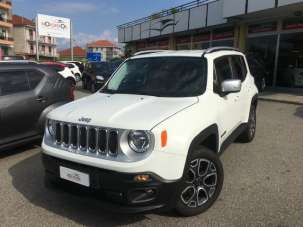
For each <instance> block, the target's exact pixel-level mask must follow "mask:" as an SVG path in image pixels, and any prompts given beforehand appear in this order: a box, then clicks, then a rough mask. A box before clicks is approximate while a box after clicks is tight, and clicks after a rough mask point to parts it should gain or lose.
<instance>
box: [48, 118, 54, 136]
mask: <svg viewBox="0 0 303 227" xmlns="http://www.w3.org/2000/svg"><path fill="white" fill-rule="evenodd" d="M47 130H48V132H49V134H50V135H51V136H52V137H54V136H55V130H56V126H55V122H54V121H53V120H50V119H49V120H47Z"/></svg>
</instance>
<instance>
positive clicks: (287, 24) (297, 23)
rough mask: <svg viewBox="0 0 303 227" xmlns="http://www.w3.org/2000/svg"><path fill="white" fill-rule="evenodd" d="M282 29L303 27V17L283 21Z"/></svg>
mask: <svg viewBox="0 0 303 227" xmlns="http://www.w3.org/2000/svg"><path fill="white" fill-rule="evenodd" d="M283 29H284V30H293V29H303V19H301V20H288V21H284V22H283Z"/></svg>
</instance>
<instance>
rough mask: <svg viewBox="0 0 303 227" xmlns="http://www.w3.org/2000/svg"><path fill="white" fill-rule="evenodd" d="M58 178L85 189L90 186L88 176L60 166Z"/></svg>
mask: <svg viewBox="0 0 303 227" xmlns="http://www.w3.org/2000/svg"><path fill="white" fill-rule="evenodd" d="M60 177H61V178H62V179H64V180H68V181H71V182H74V183H77V184H81V185H83V186H86V187H89V186H90V182H89V175H88V174H86V173H82V172H79V171H77V170H73V169H69V168H66V167H62V166H60Z"/></svg>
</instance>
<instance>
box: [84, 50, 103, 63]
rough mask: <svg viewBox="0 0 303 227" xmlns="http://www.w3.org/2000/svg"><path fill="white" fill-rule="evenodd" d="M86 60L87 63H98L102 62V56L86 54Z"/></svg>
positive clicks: (91, 53)
mask: <svg viewBox="0 0 303 227" xmlns="http://www.w3.org/2000/svg"><path fill="white" fill-rule="evenodd" d="M86 59H87V60H88V61H93V62H100V61H101V60H102V54H101V53H99V52H88V53H87V55H86Z"/></svg>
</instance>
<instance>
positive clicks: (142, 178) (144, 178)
mask: <svg viewBox="0 0 303 227" xmlns="http://www.w3.org/2000/svg"><path fill="white" fill-rule="evenodd" d="M134 181H136V182H147V181H150V176H149V175H146V174H142V175H137V176H135V177H134Z"/></svg>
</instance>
